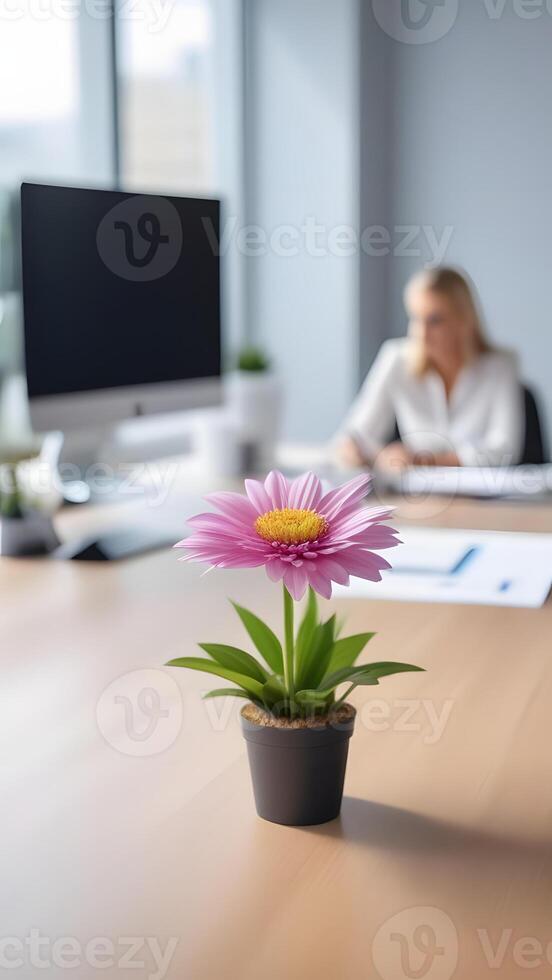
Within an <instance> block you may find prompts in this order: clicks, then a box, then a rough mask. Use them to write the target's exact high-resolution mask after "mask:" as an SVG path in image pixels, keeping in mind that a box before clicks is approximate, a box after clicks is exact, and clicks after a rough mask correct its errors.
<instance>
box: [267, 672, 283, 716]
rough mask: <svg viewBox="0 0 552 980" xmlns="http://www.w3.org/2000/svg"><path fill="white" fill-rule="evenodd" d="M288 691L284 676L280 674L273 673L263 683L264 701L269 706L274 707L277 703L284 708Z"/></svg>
mask: <svg viewBox="0 0 552 980" xmlns="http://www.w3.org/2000/svg"><path fill="white" fill-rule="evenodd" d="M287 697H288V694H287V691H286V686H285V683H284V678H283V677H281V676H280V675H279V674H273V675H272V677H269V678H268V680H267V682H266V684H264V685H263V701H264V703H265V704H267V705H268V706H269V707H273V706H274V705H275V704H279V705H280V706H281V707H282V708H283V706H284V704H285V702H286V701H287Z"/></svg>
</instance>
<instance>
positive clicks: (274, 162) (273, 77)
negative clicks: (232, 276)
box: [247, 0, 360, 440]
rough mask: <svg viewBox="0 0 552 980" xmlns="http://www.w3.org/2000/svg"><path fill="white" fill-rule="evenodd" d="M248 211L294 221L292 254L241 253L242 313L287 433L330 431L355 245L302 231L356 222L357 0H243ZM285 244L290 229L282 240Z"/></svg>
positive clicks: (254, 216) (347, 357) (353, 288)
mask: <svg viewBox="0 0 552 980" xmlns="http://www.w3.org/2000/svg"><path fill="white" fill-rule="evenodd" d="M247 11H248V29H247V50H248V93H249V94H248V100H249V102H248V112H247V120H248V123H247V125H248V132H247V146H248V156H249V160H248V168H247V174H248V187H247V194H248V209H247V213H248V220H249V222H251V223H252V224H255V225H258V226H260V228H261V229H262V230H263V232H264V233H265V234H268V235H270V234H271V233H272V232H273V230H274V229H275V228H277V227H278V226H281V225H290V226H292V227H293V229H296V230H297V231H296V232H295V233H296V234H298V235H299V239H300V240H299V241H297V242H296V243H295V244H296V247H298V248H299V254H298V255H295V256H293V257H290V256H282V255H278V254H275V253H274V251H272V250H270V249H269V251H268V254H264V255H257V256H256V257H249V258H248V260H247V262H248V288H249V296H248V315H249V320H250V324H251V331H252V333H253V335H254V336H255V337H256V339H258V340H259V341H260V342H261V343H263V344H264V345H266V347H267V348H268V349H269V351H270V353H271V355H272V356H273V358H274V361H275V363H276V365H277V367H278V369H279V371H280V374H281V376H282V379H283V381H284V384H285V387H286V413H287V414H286V419H285V434H286V435H287V436H293V438H295V439H298V440H301V439H305V440H323V439H325V438H327V437H328V436H330V435H331V434H332V433H333V431H334V429H335V427H336V425H337V424H338V423H339V421H340V419H341V417H342V416H343V414H344V413H345V411H346V409H347V407H348V404H349V402H350V399H351V396H352V393H353V391H354V389H355V387H356V383H357V374H358V255H357V254H356V252H355V253H354V254H353V255H350V256H348V257H343V256H342V255H335V254H325V255H323V256H314V255H311V254H308V250H307V248H306V247H305V234H304V233H303V232H301V231H300V229H301V227H302V226H304V223H305V219H307V218H308V217H309V216H311V217H314V218H315V219H316V222H317V223H318V224H319V225H322V226H324V228H325V235H322V236H321V239H324V238H327V234H328V232H329V231H330V230H331V229H332V228H335V227H336V226H338V225H342V224H349V225H353V226H358V201H359V175H358V169H359V167H358V164H359V145H358V144H359V125H358V113H359V88H360V87H359V57H358V54H359V49H360V42H359V27H358V25H359V6H358V0H339V2H336V0H301V2H297V0H277V2H275V0H249V3H248V8H247ZM289 244H290V241H289V238H286V239H285V241H284V247H288V246H289Z"/></svg>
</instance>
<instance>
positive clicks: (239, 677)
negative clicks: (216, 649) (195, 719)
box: [165, 657, 263, 701]
mask: <svg viewBox="0 0 552 980" xmlns="http://www.w3.org/2000/svg"><path fill="white" fill-rule="evenodd" d="M165 666H167V667H188V668H189V669H190V670H200V671H203V672H204V673H205V674H214V675H215V676H216V677H224V679H225V680H226V681H232V683H233V684H237V685H238V687H241V688H243V690H244V691H247V693H248V694H250V695H251V697H252V698H254V699H255V700H256V701H262V694H263V685H262V684H260V683H259V681H256V680H254V679H253V678H252V677H246V676H245V674H240V673H238V672H237V671H235V670H229V669H228V668H227V667H221V666H220V664H216V663H213V662H212V661H211V660H204V659H202V658H201V657H177V658H176V660H169V662H168V664H166V665H165Z"/></svg>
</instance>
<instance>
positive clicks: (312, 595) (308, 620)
mask: <svg viewBox="0 0 552 980" xmlns="http://www.w3.org/2000/svg"><path fill="white" fill-rule="evenodd" d="M317 625H318V603H317V600H316V592H315V591H314V589H311V588H310V587H309V597H308V601H307V608H306V609H305V615H304V616H303V619H302V620H301V625H300V626H299V629H298V630H297V638H296V640H295V675H296V676H297V674H298V673H299V671H300V668H301V664H302V663H303V660H304V658H305V654H306V652H307V650H308V648H309V644H310V642H311V639H312V635H313V633H314V631H315V629H316V627H317Z"/></svg>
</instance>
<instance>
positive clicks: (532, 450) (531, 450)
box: [521, 385, 548, 466]
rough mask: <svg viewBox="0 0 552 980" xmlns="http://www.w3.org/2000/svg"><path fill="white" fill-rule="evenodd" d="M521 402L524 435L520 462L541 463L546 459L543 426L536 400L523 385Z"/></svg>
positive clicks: (526, 463) (528, 463)
mask: <svg viewBox="0 0 552 980" xmlns="http://www.w3.org/2000/svg"><path fill="white" fill-rule="evenodd" d="M522 390H523V403H524V408H525V436H524V442H523V453H522V457H521V463H522V465H524V466H528V465H531V464H538V465H542V464H543V463H547V462H548V459H547V456H546V451H545V448H544V436H543V428H542V423H541V419H540V413H539V409H538V405H537V400H536V398H535V396H534V394H533V392H532V391H531V389H530V388H527V387H526V386H525V385H524V386H523V389H522Z"/></svg>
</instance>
